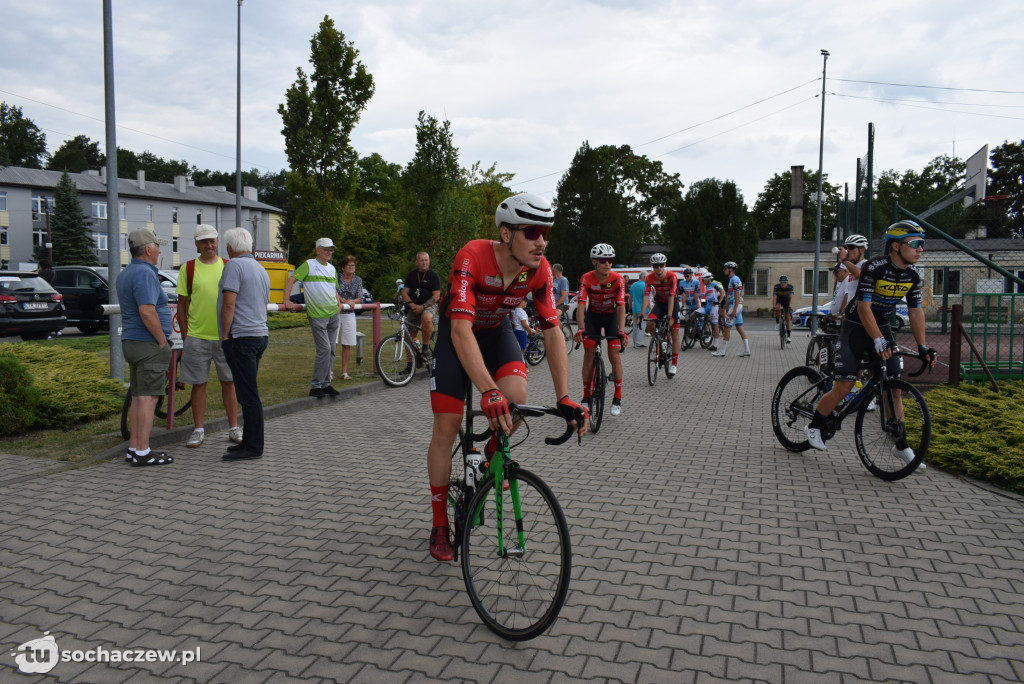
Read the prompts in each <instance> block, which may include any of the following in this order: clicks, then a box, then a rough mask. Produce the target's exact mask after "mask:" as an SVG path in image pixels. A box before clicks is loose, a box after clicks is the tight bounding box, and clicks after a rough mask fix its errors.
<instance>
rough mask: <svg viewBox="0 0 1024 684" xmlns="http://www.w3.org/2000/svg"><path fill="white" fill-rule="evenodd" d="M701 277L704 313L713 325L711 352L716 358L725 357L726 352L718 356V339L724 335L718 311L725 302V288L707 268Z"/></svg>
mask: <svg viewBox="0 0 1024 684" xmlns="http://www.w3.org/2000/svg"><path fill="white" fill-rule="evenodd" d="M700 277H701V280H703V281H704V313H705V314H707V317H708V321H709V322H710V323H711V331H712V333H713V334H714V338H713V341H712V343H711V347H710V350H711V353H712V355H714V356H725V352H722V354H718V338H719V336H720V335H721V334H722V333H721V329H720V328H719V326H718V310H719V307H720V305H721V304H722V302H723V301H725V288H724V287H722V283H720V282H718V281H717V280H715V276H714V275H713V274H712V273H711V271H709V270H708V269H706V268H705V269H702V270H701V273H700Z"/></svg>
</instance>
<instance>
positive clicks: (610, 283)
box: [576, 271, 626, 314]
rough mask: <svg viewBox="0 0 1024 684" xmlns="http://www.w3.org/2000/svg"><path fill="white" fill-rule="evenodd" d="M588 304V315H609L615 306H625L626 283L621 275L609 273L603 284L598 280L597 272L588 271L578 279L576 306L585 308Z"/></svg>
mask: <svg viewBox="0 0 1024 684" xmlns="http://www.w3.org/2000/svg"><path fill="white" fill-rule="evenodd" d="M588 301H589V302H590V308H589V309H586V311H588V312H589V313H594V314H605V313H611V312H612V311H614V310H615V307H616V306H625V305H626V281H625V279H624V278H623V277H622V275H620V274H618V273H616V272H615V271H611V272H609V273H608V278H607V280H605V281H604V282H601V281H600V280H598V276H597V271H588V272H587V273H584V274H583V277H582V278H580V289H579V293H578V294H577V295H576V305H577V306H583V307H585V306H586V305H587V302H588Z"/></svg>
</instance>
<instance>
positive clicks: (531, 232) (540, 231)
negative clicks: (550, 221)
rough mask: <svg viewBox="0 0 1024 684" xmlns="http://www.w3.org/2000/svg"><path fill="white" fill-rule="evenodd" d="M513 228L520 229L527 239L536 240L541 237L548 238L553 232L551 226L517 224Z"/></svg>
mask: <svg viewBox="0 0 1024 684" xmlns="http://www.w3.org/2000/svg"><path fill="white" fill-rule="evenodd" d="M512 230H518V231H519V232H521V233H522V234H523V237H525V238H526V239H527V240H536V239H537V238H540V237H542V238H544V239H545V240H547V239H548V235H550V234H551V226H534V225H531V226H515V227H514V228H513V229H512Z"/></svg>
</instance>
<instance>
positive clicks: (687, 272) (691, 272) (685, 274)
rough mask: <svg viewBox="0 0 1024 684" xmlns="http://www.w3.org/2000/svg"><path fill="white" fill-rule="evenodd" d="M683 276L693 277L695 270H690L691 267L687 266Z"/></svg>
mask: <svg viewBox="0 0 1024 684" xmlns="http://www.w3.org/2000/svg"><path fill="white" fill-rule="evenodd" d="M683 275H684V276H688V275H693V269H692V268H690V267H689V266H687V267H686V268H684V269H683Z"/></svg>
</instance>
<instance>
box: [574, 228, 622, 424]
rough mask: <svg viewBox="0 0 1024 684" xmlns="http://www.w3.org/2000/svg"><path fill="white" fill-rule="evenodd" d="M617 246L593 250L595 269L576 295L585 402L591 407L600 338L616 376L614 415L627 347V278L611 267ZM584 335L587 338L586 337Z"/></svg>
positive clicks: (618, 406) (618, 410) (618, 404)
mask: <svg viewBox="0 0 1024 684" xmlns="http://www.w3.org/2000/svg"><path fill="white" fill-rule="evenodd" d="M614 261H615V248H614V247H612V246H611V245H609V244H607V243H605V242H601V243H599V244H596V245H594V247H593V248H592V249H591V250H590V262H591V263H592V264H593V265H594V270H593V271H587V272H586V273H584V274H583V276H582V277H581V278H580V287H579V290H578V294H577V295H576V341H577V342H580V341H582V342H583V403H584V404H587V405H588V406H589V403H590V393H591V390H592V389H593V387H592V386H591V374H592V373H593V370H594V354H595V353H596V348H597V345H599V344H600V343H601V340H602V339H604V340H607V341H608V362H609V363H611V366H612V372H613V373H614V375H615V395H614V397H613V398H612V415H613V416H617V415H619V414H620V413H621V412H622V357H621V356H620V355H619V350H620V349H622V348H624V347H625V346H626V335H625V334H624V333H623V332H622V331H623V330H625V328H626V280H625V278H623V277H622V275H621V274H619V273H616V272H615V271H613V270H612V263H613V262H614ZM588 303H589V306H588ZM584 337H585V339H584Z"/></svg>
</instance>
